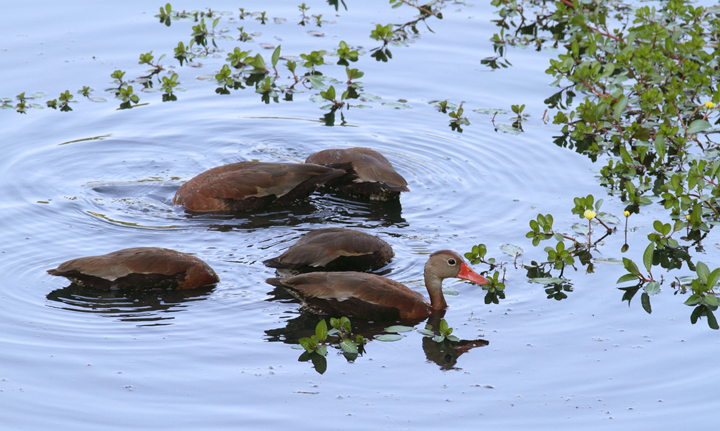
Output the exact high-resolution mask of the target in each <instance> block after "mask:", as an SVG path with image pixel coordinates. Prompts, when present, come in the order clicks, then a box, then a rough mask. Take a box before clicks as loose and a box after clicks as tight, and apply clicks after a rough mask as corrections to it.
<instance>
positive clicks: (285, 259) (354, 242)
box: [263, 227, 395, 271]
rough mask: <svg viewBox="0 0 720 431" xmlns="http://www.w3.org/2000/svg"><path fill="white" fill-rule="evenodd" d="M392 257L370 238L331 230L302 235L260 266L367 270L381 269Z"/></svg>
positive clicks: (389, 249)
mask: <svg viewBox="0 0 720 431" xmlns="http://www.w3.org/2000/svg"><path fill="white" fill-rule="evenodd" d="M394 255H395V253H394V252H393V250H392V247H390V244H388V243H387V242H385V241H383V240H381V239H380V238H378V237H376V236H374V235H370V234H367V233H365V232H360V231H356V230H352V229H344V228H337V227H331V228H326V229H316V230H312V231H310V232H308V233H306V234H305V235H304V236H303V237H302V238H300V239H299V240H298V241H297V242H296V243H295V244H293V245H291V246H290V248H288V249H287V250H286V251H285V252H284V253H283V254H281V255H280V256H277V257H274V258H272V259H268V260H266V261H264V262H263V263H264V264H265V266H269V267H270V268H288V269H292V270H297V271H317V270H318V269H321V270H325V271H367V270H375V269H378V268H381V267H383V266H385V265H386V264H387V263H388V262H390V259H392V257H393V256H394Z"/></svg>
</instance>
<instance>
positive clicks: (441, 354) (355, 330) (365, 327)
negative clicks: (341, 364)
mask: <svg viewBox="0 0 720 431" xmlns="http://www.w3.org/2000/svg"><path fill="white" fill-rule="evenodd" d="M279 290H282V289H276V291H278V292H276V291H273V292H270V294H271V295H273V298H272V299H269V300H271V301H272V300H281V301H282V302H292V301H294V300H292V299H288V297H287V296H286V294H283V293H282V292H280V291H279ZM283 297H284V298H283ZM280 298H283V299H280ZM444 314H445V311H444V310H443V311H440V312H437V313H435V314H433V316H431V317H430V318H429V319H428V320H427V323H428V324H429V325H431V326H432V328H433V332H434V333H435V334H436V335H438V334H439V331H438V328H440V321H441V320H442V318H443V316H444ZM322 318H323V317H319V316H317V315H314V314H310V313H302V314H300V315H299V316H297V317H294V318H291V319H289V320H287V322H286V325H285V326H284V327H281V328H276V329H268V330H266V331H265V334H266V339H267V340H268V341H271V342H282V343H285V344H292V345H296V344H298V343H299V340H300V339H301V338H306V337H310V336H312V335H314V334H315V327H316V326H317V324H318V322H319V321H320V319H322ZM325 319H326V322H328V321H329V319H328V318H325ZM350 320H351V324H352V337H351V339H354V337H355V336H356V335H361V336H363V337H364V338H365V339H367V340H368V341H369V342H370V343H371V342H372V341H373V339H374V338H375V337H376V336H379V335H383V334H387V332H386V331H385V328H388V327H390V326H392V325H393V323H392V322H370V321H367V320H363V319H350ZM401 323H402V324H403V325H412V326H415V325H417V324H421V321H417V320H416V321H414V322H407V321H405V322H401ZM421 325H422V324H421ZM422 326H424V325H422ZM405 338H407V337H405ZM328 341H329V343H328V344H329V345H333V344H335V343H332V342H330V341H331V340H330V339H329V340H328ZM397 342H400V343H403V342H405V343H407V342H409V341H408V340H405V339H401V340H399V341H397ZM488 344H489V341H487V340H483V339H477V340H458V341H452V340H449V339H447V338H445V339H444V340H443V341H442V342H439V343H438V342H437V341H435V339H434V338H433V337H429V336H424V337H422V349H423V353H424V354H425V359H426V360H428V361H430V362H433V363H435V364H437V365H438V366H439V367H440V369H442V370H460V369H462V368H458V367H457V366H456V365H457V362H458V358H460V356H462V355H463V354H465V353H467V352H469V351H470V350H472V349H474V348H476V347H483V346H487V345H488ZM367 349H372V347H368V345H365V346H358V352H359V353H360V355H362V354H364V353H365V350H367ZM338 350H339V348H338ZM303 355H306V353H303ZM311 355H317V354H316V353H313V354H311ZM306 356H307V355H306ZM348 360H350V359H348ZM321 363H326V361H313V364H314V365H315V366H318V365H319V364H321ZM323 371H324V370H323ZM318 372H321V371H320V370H318Z"/></svg>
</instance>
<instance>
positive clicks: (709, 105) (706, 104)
mask: <svg viewBox="0 0 720 431" xmlns="http://www.w3.org/2000/svg"><path fill="white" fill-rule="evenodd" d="M705 107H706V108H708V109H712V108H714V107H715V104H714V103H712V102H711V101H709V100H708V101H707V102H705Z"/></svg>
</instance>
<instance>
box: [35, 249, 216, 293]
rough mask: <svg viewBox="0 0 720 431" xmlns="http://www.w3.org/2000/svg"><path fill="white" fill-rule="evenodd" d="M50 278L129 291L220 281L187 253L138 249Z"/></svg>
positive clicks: (71, 265) (63, 267)
mask: <svg viewBox="0 0 720 431" xmlns="http://www.w3.org/2000/svg"><path fill="white" fill-rule="evenodd" d="M48 274H51V275H58V276H61V277H67V278H68V279H70V281H72V282H73V283H75V284H77V285H80V286H84V287H88V288H92V289H100V290H109V289H113V290H115V289H128V288H136V289H137V288H168V289H170V288H177V289H193V288H196V287H201V286H207V285H209V284H214V283H217V282H218V281H220V279H219V278H218V276H217V274H215V271H213V269H212V268H210V266H209V265H208V264H207V263H205V262H203V261H202V260H200V259H198V258H197V257H195V256H191V255H189V254H187V253H182V252H179V251H175V250H170V249H167V248H159V247H135V248H126V249H124V250H118V251H114V252H112V253H108V254H104V255H101V256H88V257H80V258H77V259H72V260H68V261H67V262H64V263H62V264H60V266H58V267H57V268H56V269H50V270H48Z"/></svg>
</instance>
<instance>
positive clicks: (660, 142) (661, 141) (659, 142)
mask: <svg viewBox="0 0 720 431" xmlns="http://www.w3.org/2000/svg"><path fill="white" fill-rule="evenodd" d="M666 151H667V148H666V147H665V137H664V136H657V137H655V152H656V153H657V155H658V158H659V159H660V160H662V159H663V158H664V157H665V152H666Z"/></svg>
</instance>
